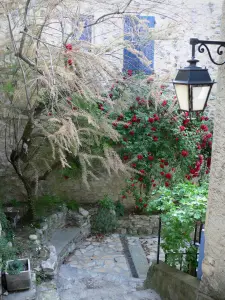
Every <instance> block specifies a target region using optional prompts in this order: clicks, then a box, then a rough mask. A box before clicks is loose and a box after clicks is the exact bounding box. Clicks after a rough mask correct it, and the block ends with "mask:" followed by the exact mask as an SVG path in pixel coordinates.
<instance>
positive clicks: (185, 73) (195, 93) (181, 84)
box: [173, 39, 225, 112]
mask: <svg viewBox="0 0 225 300" xmlns="http://www.w3.org/2000/svg"><path fill="white" fill-rule="evenodd" d="M190 44H191V45H192V59H191V60H188V62H189V63H190V65H189V66H188V67H186V68H184V69H180V70H179V71H178V74H177V77H176V79H175V80H173V84H174V87H175V90H176V94H177V99H178V102H179V106H180V109H181V110H182V111H188V112H192V111H203V110H204V109H205V107H206V104H207V101H208V99H209V95H210V92H211V89H212V86H213V84H214V83H215V81H212V80H211V78H210V75H209V72H208V70H207V69H202V68H201V67H198V66H197V63H198V60H197V59H195V47H196V45H199V46H198V51H199V52H200V53H204V52H205V50H206V51H207V52H208V55H209V58H210V60H211V62H212V63H213V64H215V65H218V66H221V65H224V64H225V61H224V60H222V61H221V62H216V61H215V60H214V59H213V57H212V55H211V52H210V49H209V47H208V45H217V46H218V48H217V54H218V55H220V56H221V55H222V54H223V51H222V50H221V48H222V47H223V48H225V42H224V41H203V40H199V39H190Z"/></svg>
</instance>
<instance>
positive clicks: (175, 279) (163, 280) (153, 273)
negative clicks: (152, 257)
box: [144, 262, 213, 300]
mask: <svg viewBox="0 0 225 300" xmlns="http://www.w3.org/2000/svg"><path fill="white" fill-rule="evenodd" d="M144 286H145V288H152V289H154V290H155V291H156V292H157V293H158V294H159V295H160V296H161V298H162V300H187V299H188V300H213V299H212V298H209V297H208V296H206V295H203V294H199V286H200V281H199V280H198V279H197V278H195V277H193V276H190V275H189V274H186V273H184V272H181V271H179V270H177V269H175V268H172V267H170V266H168V265H167V264H165V263H163V262H160V264H158V265H157V264H156V263H154V264H153V265H152V266H151V267H150V269H149V271H148V275H147V279H146V281H145V284H144Z"/></svg>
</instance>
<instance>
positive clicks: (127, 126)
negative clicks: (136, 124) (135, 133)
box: [123, 122, 131, 129]
mask: <svg viewBox="0 0 225 300" xmlns="http://www.w3.org/2000/svg"><path fill="white" fill-rule="evenodd" d="M130 125H131V124H130V122H128V123H127V124H125V125H123V127H124V128H126V129H127V128H129V126H130Z"/></svg>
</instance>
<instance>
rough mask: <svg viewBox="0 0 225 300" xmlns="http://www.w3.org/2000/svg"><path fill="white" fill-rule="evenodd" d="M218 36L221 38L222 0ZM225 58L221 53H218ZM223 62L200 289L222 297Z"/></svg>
mask: <svg viewBox="0 0 225 300" xmlns="http://www.w3.org/2000/svg"><path fill="white" fill-rule="evenodd" d="M221 31H222V35H221V38H220V40H222V41H225V1H224V5H223V18H222V26H221ZM222 59H223V61H224V60H225V55H223V57H222ZM224 115H225V66H221V67H220V68H219V72H218V93H217V103H216V115H215V125H214V137H213V151H212V166H211V173H210V185H209V199H208V208H207V217H206V226H205V259H204V262H203V266H202V270H203V278H202V284H201V291H202V292H203V293H205V294H207V295H210V296H211V297H213V298H215V299H216V300H224V299H225V260H224V257H225V230H224V229H225V227H224V220H225V202H224V199H225V170H224V161H225V135H224V133H225V118H224Z"/></svg>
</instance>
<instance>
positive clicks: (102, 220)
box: [93, 207, 117, 233]
mask: <svg viewBox="0 0 225 300" xmlns="http://www.w3.org/2000/svg"><path fill="white" fill-rule="evenodd" d="M116 228H117V216H116V214H115V211H110V210H109V209H108V208H105V207H99V209H98V212H97V215H96V216H95V220H94V224H93V230H94V232H98V233H110V232H113V231H114V230H115V229H116Z"/></svg>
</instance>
